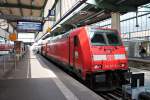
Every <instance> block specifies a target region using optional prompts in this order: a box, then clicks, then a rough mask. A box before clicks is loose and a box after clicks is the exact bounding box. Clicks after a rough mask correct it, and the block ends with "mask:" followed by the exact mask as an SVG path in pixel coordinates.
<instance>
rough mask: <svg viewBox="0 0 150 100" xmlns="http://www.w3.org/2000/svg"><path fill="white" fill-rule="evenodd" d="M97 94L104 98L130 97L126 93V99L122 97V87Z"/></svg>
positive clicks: (118, 98) (110, 99)
mask: <svg viewBox="0 0 150 100" xmlns="http://www.w3.org/2000/svg"><path fill="white" fill-rule="evenodd" d="M98 95H100V96H101V97H102V98H104V99H105V100H131V99H130V98H129V97H130V96H129V95H128V99H124V98H123V93H122V89H120V88H118V89H115V90H113V91H109V92H101V93H98Z"/></svg>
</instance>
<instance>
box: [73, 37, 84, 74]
mask: <svg viewBox="0 0 150 100" xmlns="http://www.w3.org/2000/svg"><path fill="white" fill-rule="evenodd" d="M80 56H81V48H80V43H79V38H78V37H77V36H75V37H74V48H73V66H74V67H75V68H76V69H77V72H79V73H80V74H81V70H82V59H81V57H80Z"/></svg>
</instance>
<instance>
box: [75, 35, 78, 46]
mask: <svg viewBox="0 0 150 100" xmlns="http://www.w3.org/2000/svg"><path fill="white" fill-rule="evenodd" d="M74 46H78V37H77V36H75V37H74Z"/></svg>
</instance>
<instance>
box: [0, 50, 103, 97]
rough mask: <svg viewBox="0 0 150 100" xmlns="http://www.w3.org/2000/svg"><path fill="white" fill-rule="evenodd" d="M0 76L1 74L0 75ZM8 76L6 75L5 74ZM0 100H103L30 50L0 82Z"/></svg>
mask: <svg viewBox="0 0 150 100" xmlns="http://www.w3.org/2000/svg"><path fill="white" fill-rule="evenodd" d="M0 73H2V72H1V71H0ZM4 74H7V73H4ZM0 100H103V98H101V97H100V96H99V95H97V94H96V93H94V92H93V91H91V90H90V89H88V88H87V87H85V86H84V85H82V84H81V83H79V82H78V81H77V80H75V79H73V78H72V77H71V76H69V75H68V74H66V73H65V72H63V71H62V70H60V69H59V68H58V67H57V66H56V65H54V64H53V63H51V62H50V61H48V60H47V59H45V58H44V57H42V56H41V55H39V54H34V53H33V52H32V51H31V50H30V52H29V53H28V54H27V56H26V57H25V58H24V59H22V61H20V62H18V63H17V67H16V70H15V71H11V70H10V71H9V74H8V75H6V76H5V77H3V78H1V80H0Z"/></svg>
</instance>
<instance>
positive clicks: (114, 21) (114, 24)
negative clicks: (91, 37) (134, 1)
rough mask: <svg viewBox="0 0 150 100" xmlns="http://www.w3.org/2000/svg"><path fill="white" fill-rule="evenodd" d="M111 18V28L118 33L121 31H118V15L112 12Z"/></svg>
mask: <svg viewBox="0 0 150 100" xmlns="http://www.w3.org/2000/svg"><path fill="white" fill-rule="evenodd" d="M111 17H112V21H111V28H112V29H117V30H118V31H119V32H120V31H121V29H120V13H119V12H112V13H111Z"/></svg>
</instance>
